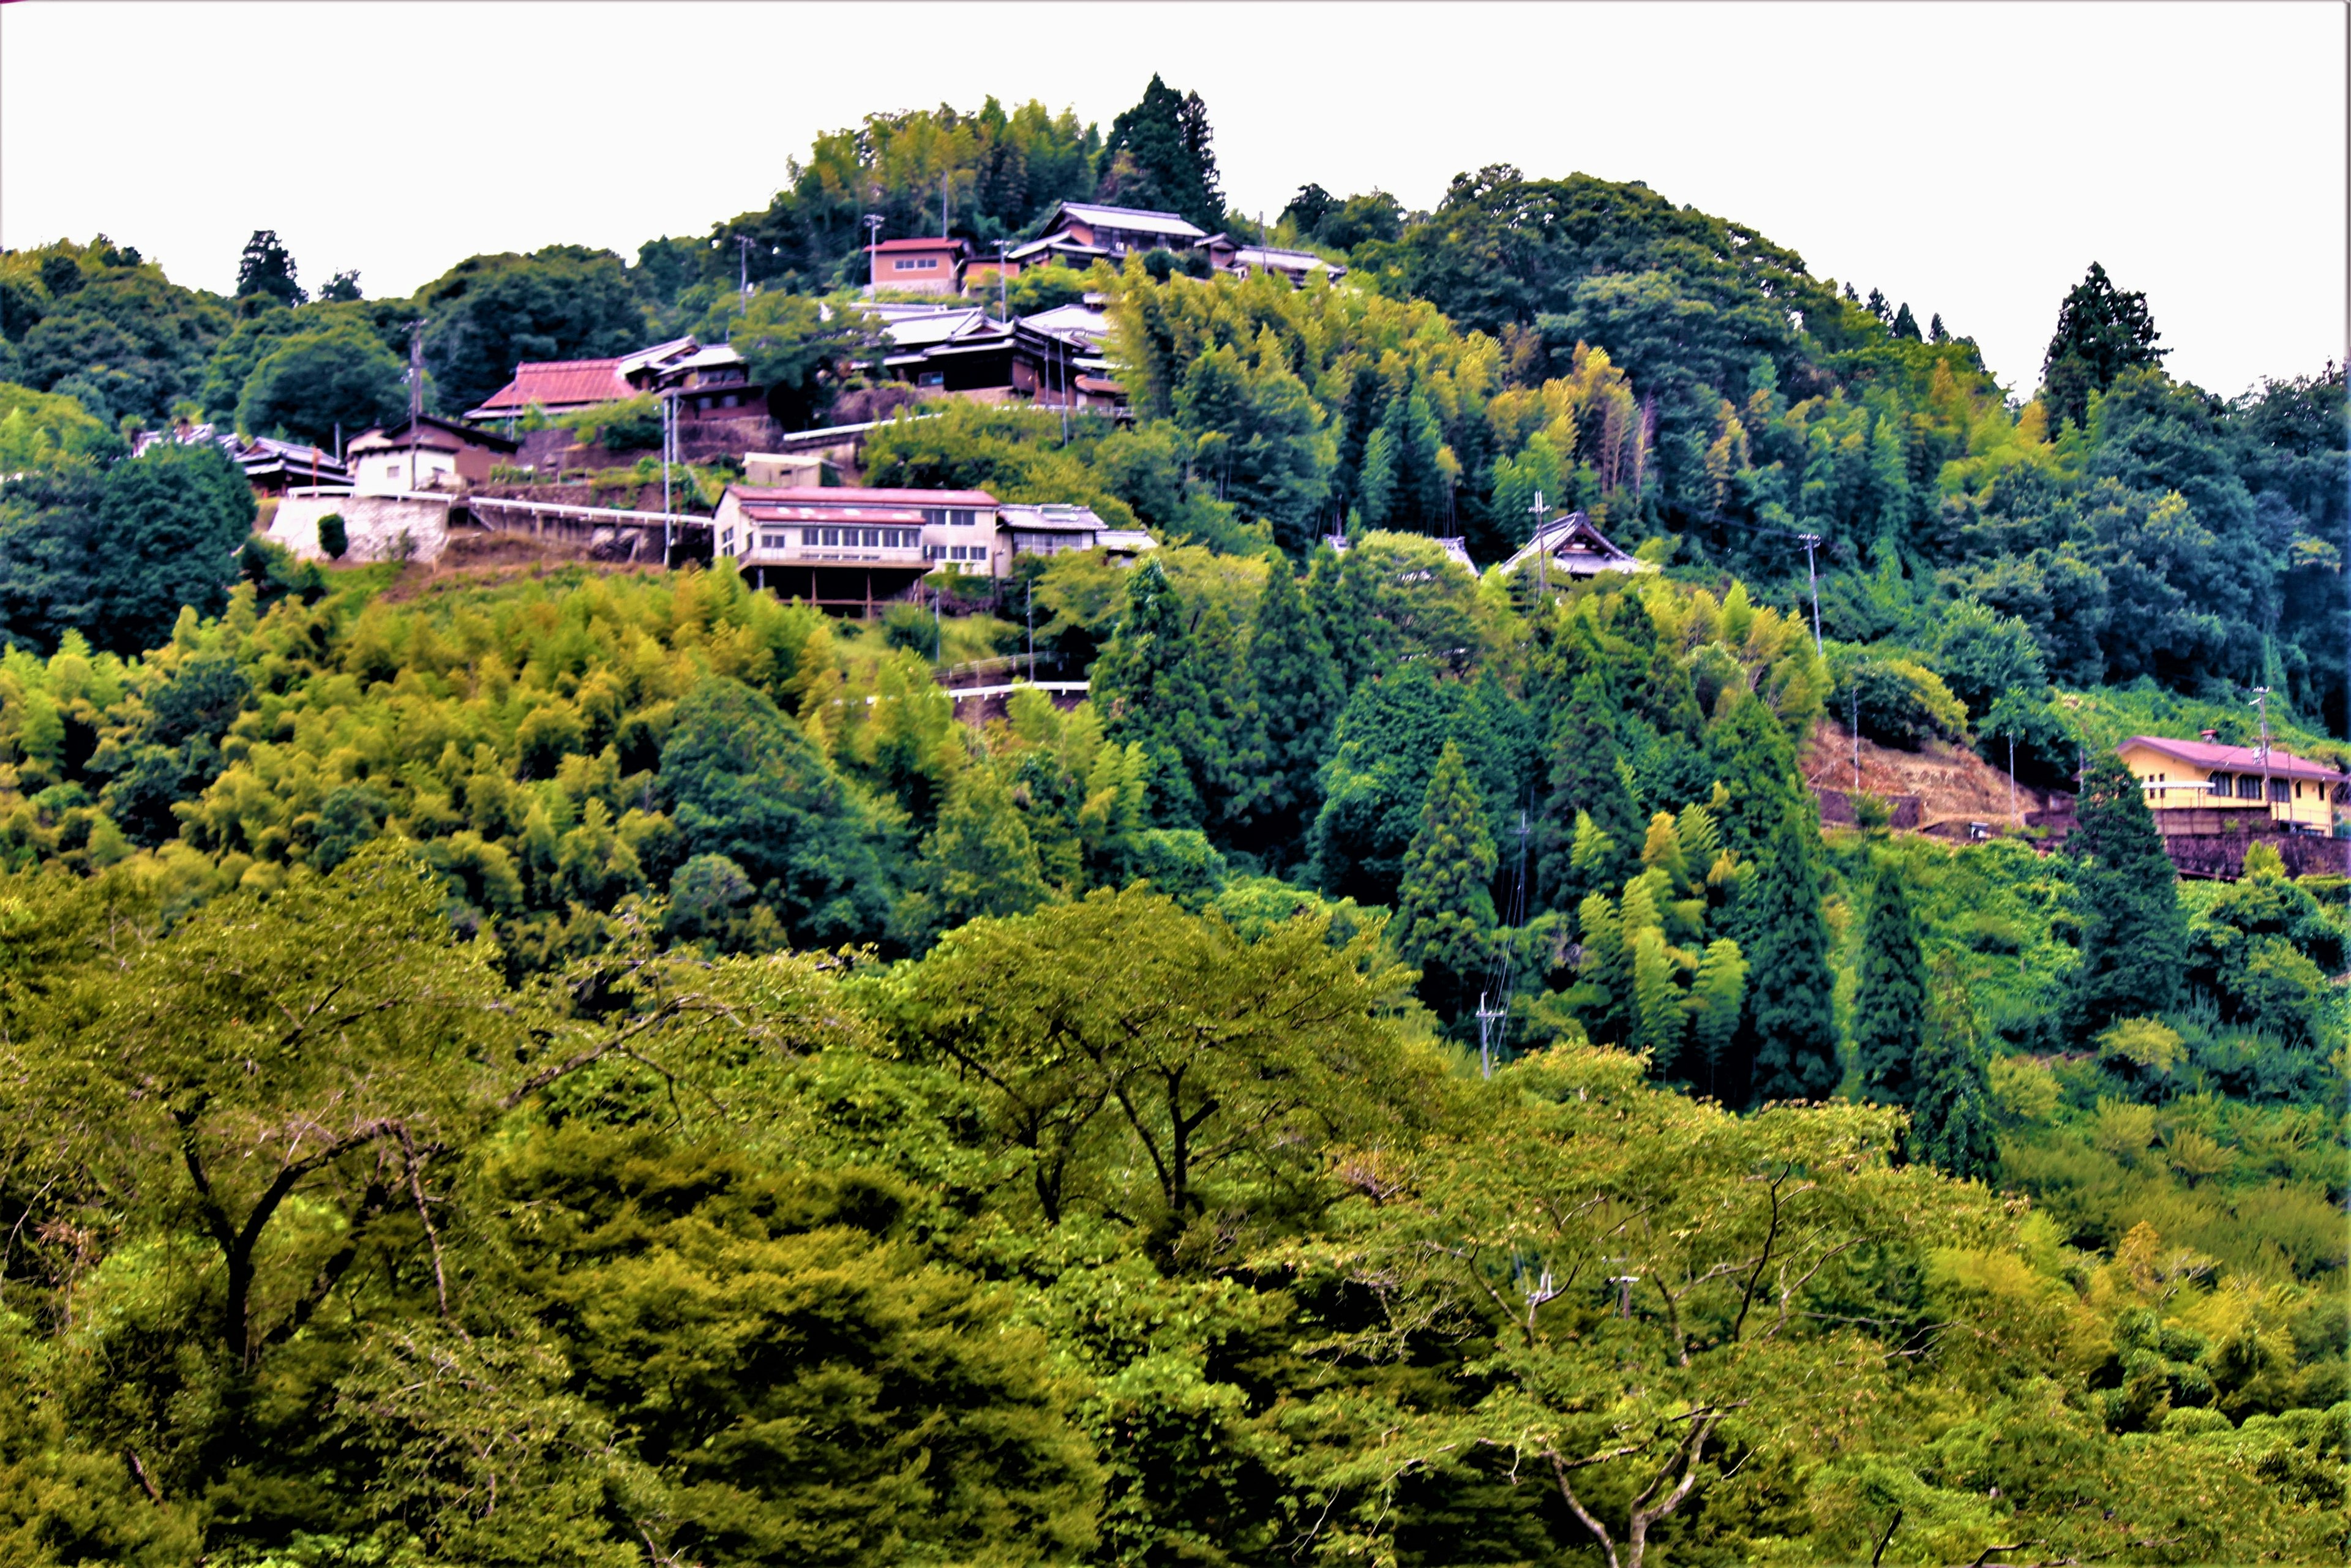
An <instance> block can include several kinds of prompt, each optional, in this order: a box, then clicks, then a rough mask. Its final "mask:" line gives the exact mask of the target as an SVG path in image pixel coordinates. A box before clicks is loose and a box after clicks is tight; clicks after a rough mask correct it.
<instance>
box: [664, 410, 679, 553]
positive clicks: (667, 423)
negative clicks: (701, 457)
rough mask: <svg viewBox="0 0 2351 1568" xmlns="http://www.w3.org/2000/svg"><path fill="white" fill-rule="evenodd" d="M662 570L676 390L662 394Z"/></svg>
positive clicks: (667, 544)
mask: <svg viewBox="0 0 2351 1568" xmlns="http://www.w3.org/2000/svg"><path fill="white" fill-rule="evenodd" d="M661 409H662V570H664V571H666V570H669V555H670V549H671V546H672V543H673V540H672V539H671V538H670V528H671V526H672V525H671V523H670V520H669V519H670V514H671V511H672V509H673V508H672V507H671V504H670V486H669V465H670V462H671V460H672V459H673V458H674V457H675V455H677V392H676V391H675V390H674V389H672V390H671V391H668V392H664V393H662V401H661Z"/></svg>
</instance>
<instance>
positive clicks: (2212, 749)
mask: <svg viewBox="0 0 2351 1568" xmlns="http://www.w3.org/2000/svg"><path fill="white" fill-rule="evenodd" d="M2132 746H2144V747H2147V749H2148V750H2149V751H2156V752H2160V753H2162V754H2163V755H2164V756H2166V757H2176V758H2179V760H2180V761H2182V762H2187V763H2192V764H2194V765H2195V766H2196V767H2198V768H2208V769H2209V768H2218V769H2220V770H2223V771H2226V772H2231V773H2261V772H2263V771H2267V772H2269V773H2272V774H2274V775H2276V776H2277V777H2279V778H2281V779H2324V780H2325V781H2326V782H2328V783H2342V782H2344V781H2345V779H2346V778H2351V775H2346V774H2342V773H2338V772H2336V771H2335V769H2334V768H2329V767H2326V766H2325V764H2323V763H2317V762H2313V761H2311V760H2310V758H2306V757H2296V756H2295V755H2294V753H2293V752H2291V751H2282V750H2280V749H2279V748H2278V747H2274V746H2273V747H2270V751H2269V761H2268V762H2267V763H2266V764H2264V763H2263V762H2262V752H2261V748H2260V747H2254V746H2222V745H2220V743H2219V742H2217V741H2210V740H2171V739H2168V738H2166V737H2163V736H2159V735H2134V736H2132V737H2130V738H2129V739H2128V740H2126V741H2124V742H2123V744H2122V746H2120V747H2116V748H2115V749H2116V750H2117V751H2119V750H2121V749H2123V747H2132Z"/></svg>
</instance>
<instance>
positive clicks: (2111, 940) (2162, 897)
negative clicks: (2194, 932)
mask: <svg viewBox="0 0 2351 1568" xmlns="http://www.w3.org/2000/svg"><path fill="white" fill-rule="evenodd" d="M2075 810H2078V811H2079V812H2080V813H2081V820H2082V825H2081V826H2080V827H2079V828H2078V829H2076V830H2075V831H2074V835H2073V836H2072V837H2071V838H2070V839H2068V840H2067V841H2066V846H2065V847H2066V851H2067V852H2068V853H2069V854H2071V855H2072V856H2074V859H2075V862H2076V869H2075V871H2074V901H2075V908H2076V910H2077V912H2078V918H2079V919H2080V921H2081V927H2082V961H2081V967H2080V968H2079V969H2078V970H2077V971H2076V973H2075V977H2074V1004H2073V1005H2074V1022H2075V1028H2076V1029H2077V1030H2079V1032H2080V1035H2081V1037H2082V1038H2087V1037H2088V1036H2090V1035H2094V1034H2096V1033H2097V1032H2098V1031H2099V1030H2103V1029H2105V1027H2106V1026H2107V1025H2108V1024H2111V1023H2113V1022H2114V1021H2115V1020H2116V1019H2124V1018H2137V1017H2142V1016H2151V1015H2153V1014H2156V1013H2159V1012H2161V1011H2163V1010H2164V1009H2166V1008H2168V1007H2169V1006H2170V1005H2171V1003H2172V1001H2173V999H2174V998H2177V997H2178V996H2179V982H2180V977H2181V971H2182V969H2183V968H2184V967H2185V964H2186V961H2187V948H2188V926H2187V921H2186V919H2185V917H2184V916H2183V915H2181V914H2180V910H2179V882H2178V878H2177V876H2176V874H2175V873H2174V872H2173V870H2172V866H2171V859H2170V857H2169V856H2168V855H2167V854H2165V853H2164V852H2163V838H2162V835H2160V834H2159V833H2158V832H2157V831H2156V830H2155V817H2154V813H2152V812H2151V811H2149V810H2147V794H2146V792H2145V791H2144V790H2142V789H2140V788H2139V782H2138V779H2137V777H2136V776H2135V775H2134V774H2133V773H2132V772H2131V770H2130V769H2129V768H2126V767H2125V766H2124V765H2123V763H2122V761H2121V759H2120V758H2116V756H2115V755H2114V754H2113V753H2112V752H2106V753H2103V754H2101V755H2099V756H2097V757H2095V758H2092V759H2091V761H2090V766H2089V770H2088V771H2087V772H2086V773H2085V774H2084V775H2083V777H2082V792H2081V794H2080V796H2079V797H2078V798H2077V804H2076V806H2075Z"/></svg>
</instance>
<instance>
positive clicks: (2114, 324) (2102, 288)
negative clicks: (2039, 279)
mask: <svg viewBox="0 0 2351 1568" xmlns="http://www.w3.org/2000/svg"><path fill="white" fill-rule="evenodd" d="M2161 336H2162V334H2161V333H2159V332H2158V331H2157V330H2156V329H2155V318H2154V317H2153V316H2151V315H2149V314H2148V313H2147V296H2146V295H2144V294H2140V293H2137V292H2126V291H2125V290H2122V289H2119V288H2116V287H2115V281H2114V279H2113V278H2111V277H2107V276H2106V269H2105V267H2101V266H2099V265H2098V264H2097V263H2096V262H2095V261H2094V262H2092V263H2090V270H2089V271H2088V272H2086V273H2084V274H2083V275H2082V281H2081V282H2079V283H2077V284H2075V285H2074V287H2071V288H2069V289H2067V290H2066V291H2065V299H2064V303H2063V304H2062V305H2060V306H2059V307H2058V308H2057V330H2056V332H2055V333H2054V334H2053V336H2052V337H2051V338H2050V340H2049V349H2048V351H2047V352H2046V353H2045V354H2043V356H2042V363H2041V375H2042V384H2043V399H2044V401H2046V402H2048V404H2049V412H2050V415H2051V417H2052V418H2058V419H2066V420H2071V421H2072V422H2073V423H2075V424H2086V423H2089V406H2090V394H2091V393H2093V392H2104V391H2105V390H2106V389H2107V388H2108V387H2110V386H2112V385H2114V384H2115V382H2116V379H2117V378H2119V377H2120V376H2121V375H2122V373H2123V372H2124V371H2128V370H2135V369H2137V368H2138V367H2140V366H2142V365H2144V366H2155V365H2159V364H2161V363H2162V361H2163V356H2164V355H2166V354H2168V353H2169V352H2170V351H2171V350H2168V349H2158V348H2157V347H2156V346H2155V343H2156V340H2157V339H2158V338H2159V337H2161Z"/></svg>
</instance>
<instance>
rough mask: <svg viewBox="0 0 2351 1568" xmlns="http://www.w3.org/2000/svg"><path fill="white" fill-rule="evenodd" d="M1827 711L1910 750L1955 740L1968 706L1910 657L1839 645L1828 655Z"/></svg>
mask: <svg viewBox="0 0 2351 1568" xmlns="http://www.w3.org/2000/svg"><path fill="white" fill-rule="evenodd" d="M1829 673H1830V674H1831V676H1832V678H1833V679H1834V682H1835V685H1834V686H1833V687H1832V688H1831V690H1830V693H1829V698H1828V711H1829V714H1830V716H1832V717H1834V718H1835V719H1837V720H1839V721H1840V722H1844V723H1853V722H1855V720H1856V710H1857V720H1858V723H1859V725H1860V727H1861V733H1862V734H1864V735H1865V736H1867V737H1869V738H1870V739H1872V740H1874V741H1876V742H1877V743H1878V744H1879V745H1881V746H1892V747H1899V748H1901V749H1902V750H1904V751H1916V750H1917V749H1918V748H1919V747H1922V746H1924V745H1925V744H1926V743H1927V742H1928V741H1930V740H1958V739H1959V738H1961V737H1964V736H1965V735H1966V734H1967V732H1968V710H1967V709H1966V708H1965V707H1964V706H1961V705H1960V702H1959V698H1957V697H1955V696H1953V695H1951V688H1950V687H1949V686H1947V685H1944V684H1943V677H1942V676H1940V675H1938V674H1935V672H1934V671H1932V670H1930V669H1928V668H1927V666H1926V665H1924V664H1919V663H1917V661H1916V660H1913V659H1906V658H1902V657H1899V656H1897V655H1894V654H1887V653H1870V652H1866V651H1865V650H1862V649H1859V648H1854V647H1851V646H1840V647H1838V648H1837V649H1835V650H1834V651H1833V652H1832V653H1830V654H1829Z"/></svg>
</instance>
